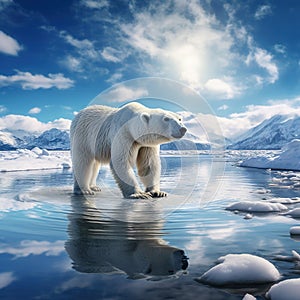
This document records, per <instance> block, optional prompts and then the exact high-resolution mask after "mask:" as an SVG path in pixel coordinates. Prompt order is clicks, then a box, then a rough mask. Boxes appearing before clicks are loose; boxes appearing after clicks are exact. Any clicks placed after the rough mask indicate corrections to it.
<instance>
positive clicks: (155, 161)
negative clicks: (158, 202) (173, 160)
mask: <svg viewBox="0 0 300 300" xmlns="http://www.w3.org/2000/svg"><path fill="white" fill-rule="evenodd" d="M136 164H137V168H138V174H139V176H140V179H141V181H142V182H143V184H144V186H145V188H146V192H147V193H150V194H151V197H154V198H159V197H166V196H167V193H166V192H163V191H161V190H160V172H161V167H160V157H159V147H158V146H155V147H142V148H140V149H139V152H138V156H137V161H136Z"/></svg>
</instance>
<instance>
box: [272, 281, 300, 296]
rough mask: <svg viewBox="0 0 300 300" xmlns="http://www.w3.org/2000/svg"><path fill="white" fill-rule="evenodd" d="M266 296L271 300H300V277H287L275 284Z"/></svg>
mask: <svg viewBox="0 0 300 300" xmlns="http://www.w3.org/2000/svg"><path fill="white" fill-rule="evenodd" d="M266 296H267V298H268V299H270V300H299V299H300V278H296V279H287V280H284V281H281V282H279V283H277V284H275V285H273V286H272V287H271V288H270V290H269V291H268V292H267V294H266Z"/></svg>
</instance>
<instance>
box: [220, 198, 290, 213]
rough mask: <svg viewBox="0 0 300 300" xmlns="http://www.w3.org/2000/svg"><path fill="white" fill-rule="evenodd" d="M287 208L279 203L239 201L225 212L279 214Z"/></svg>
mask: <svg viewBox="0 0 300 300" xmlns="http://www.w3.org/2000/svg"><path fill="white" fill-rule="evenodd" d="M287 209H288V208H287V207H286V206H285V205H283V204H281V203H271V202H267V201H240V202H236V203H233V204H230V205H229V206H227V207H226V210H231V211H242V212H258V213H259V212H260V213H267V212H281V211H285V210H287Z"/></svg>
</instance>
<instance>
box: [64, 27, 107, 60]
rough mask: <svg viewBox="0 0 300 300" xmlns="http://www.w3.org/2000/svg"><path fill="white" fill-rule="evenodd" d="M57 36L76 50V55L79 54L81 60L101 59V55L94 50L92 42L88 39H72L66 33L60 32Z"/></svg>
mask: <svg viewBox="0 0 300 300" xmlns="http://www.w3.org/2000/svg"><path fill="white" fill-rule="evenodd" d="M59 36H60V37H61V38H62V39H63V40H64V41H65V42H67V43H68V44H69V45H71V46H73V47H74V48H75V49H77V51H78V54H80V55H81V56H82V58H85V59H86V58H88V59H92V60H97V59H99V58H100V57H101V53H100V51H98V50H96V48H95V46H94V42H92V41H90V40H88V39H83V40H79V39H77V38H74V37H73V36H72V35H70V34H69V33H67V32H66V31H60V32H59Z"/></svg>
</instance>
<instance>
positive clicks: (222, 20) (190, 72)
mask: <svg viewBox="0 0 300 300" xmlns="http://www.w3.org/2000/svg"><path fill="white" fill-rule="evenodd" d="M299 13H300V2H299V1H297V0H294V1H292V0H287V1H281V0H274V1H271V0H269V1H255V0H249V1H237V0H231V1H222V0H218V1H217V0H186V1H184V0H166V1H158V0H153V1H139V0H132V1H120V0H114V1H113V0H64V1H60V0H51V1H50V0H43V1H33V0H0V62H1V64H0V65H1V68H0V100H1V101H0V113H1V115H0V117H2V118H3V117H5V116H7V115H11V114H15V115H26V116H31V117H34V118H37V119H38V120H40V121H42V122H51V121H53V120H55V119H59V118H64V119H72V118H73V115H74V112H76V111H78V110H80V109H82V108H83V107H85V106H86V105H88V104H89V103H90V101H91V100H92V99H93V98H94V97H96V96H97V95H98V94H99V93H100V92H102V91H103V90H105V89H108V88H110V87H111V86H112V85H113V84H118V83H121V82H123V81H126V80H130V79H135V78H139V77H148V76H150V77H152V76H155V77H163V78H169V79H172V80H176V81H178V82H180V83H182V84H184V85H187V86H189V87H191V88H192V89H194V90H195V91H196V92H197V93H200V94H201V95H202V96H203V97H204V98H205V99H206V100H207V102H208V103H209V105H210V106H211V107H212V109H213V110H214V111H215V113H216V114H217V115H218V116H219V117H220V120H223V123H224V124H223V125H224V126H229V127H230V126H233V127H236V125H233V124H236V123H237V122H244V123H243V125H241V128H244V127H245V128H246V127H247V126H248V127H249V126H252V125H255V124H256V123H257V122H259V121H261V120H263V119H264V118H267V117H271V116H272V115H274V114H275V113H282V112H285V113H290V112H292V113H299V111H298V106H299V102H300V82H299V80H300V76H299V75H300V33H299V30H298V29H299V25H300V24H299ZM123 92H124V89H123ZM126 92H128V95H129V96H130V95H131V96H132V95H135V96H145V94H143V93H141V94H139V93H136V91H135V92H134V91H131V92H129V91H128V90H126V91H125V96H126ZM123 97H124V94H123ZM120 102H121V101H119V100H116V101H112V102H111V103H110V102H109V101H107V102H106V103H104V104H109V105H119V104H120ZM182 104H184V101H183V103H182ZM199 107H200V106H197V105H194V106H193V107H192V108H191V110H192V111H194V112H197V113H199V112H201V111H199V110H200V108H201V107H200V108H199ZM234 122H235V123H234ZM2 123H3V122H2ZM230 124H231V125H230ZM0 127H1V122H0ZM2 128H3V126H2Z"/></svg>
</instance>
